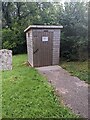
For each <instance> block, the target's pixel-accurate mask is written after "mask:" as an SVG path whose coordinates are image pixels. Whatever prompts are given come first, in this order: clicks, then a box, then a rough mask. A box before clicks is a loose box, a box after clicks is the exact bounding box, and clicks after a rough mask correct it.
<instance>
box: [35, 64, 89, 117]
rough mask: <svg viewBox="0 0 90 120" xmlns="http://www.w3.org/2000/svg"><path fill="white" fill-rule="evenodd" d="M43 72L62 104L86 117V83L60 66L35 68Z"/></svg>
mask: <svg viewBox="0 0 90 120" xmlns="http://www.w3.org/2000/svg"><path fill="white" fill-rule="evenodd" d="M36 69H38V71H39V72H40V73H42V74H44V75H45V76H46V77H47V78H48V81H49V82H50V83H51V84H52V85H53V86H54V87H55V89H56V92H58V95H60V96H61V98H62V100H63V103H64V105H66V106H68V107H69V108H70V109H71V110H72V111H73V112H74V113H76V114H79V115H80V116H81V117H83V118H88V84H86V83H85V82H84V81H81V80H80V79H79V78H77V77H74V76H70V74H69V73H68V72H67V71H66V70H64V69H63V68H61V67H60V66H47V67H39V68H36Z"/></svg>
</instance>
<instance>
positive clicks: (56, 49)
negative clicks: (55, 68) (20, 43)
mask: <svg viewBox="0 0 90 120" xmlns="http://www.w3.org/2000/svg"><path fill="white" fill-rule="evenodd" d="M36 30H37V31H43V29H35V31H36ZM32 31H34V29H32V30H29V31H28V32H27V33H26V36H27V51H28V61H29V63H30V64H31V65H32V66H34V65H33V64H34V61H33V60H34V58H33V43H34V42H33V32H32ZM48 31H49V32H53V39H52V41H53V45H52V65H58V64H59V59H60V56H59V55H60V32H61V31H60V29H48ZM28 33H29V34H30V36H29V37H28Z"/></svg>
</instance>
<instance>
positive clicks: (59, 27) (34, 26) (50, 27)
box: [24, 25, 63, 32]
mask: <svg viewBox="0 0 90 120" xmlns="http://www.w3.org/2000/svg"><path fill="white" fill-rule="evenodd" d="M32 28H48V29H61V28H63V26H56V25H50V26H49V25H30V26H29V27H27V28H26V29H25V30H24V32H27V31H28V30H29V29H32Z"/></svg>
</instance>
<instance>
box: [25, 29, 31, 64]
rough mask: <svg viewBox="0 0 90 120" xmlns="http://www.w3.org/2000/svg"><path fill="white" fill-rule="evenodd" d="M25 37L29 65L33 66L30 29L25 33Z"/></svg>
mask: <svg viewBox="0 0 90 120" xmlns="http://www.w3.org/2000/svg"><path fill="white" fill-rule="evenodd" d="M26 39H27V54H28V62H29V63H30V65H31V66H33V41H32V30H30V31H28V32H27V33H26Z"/></svg>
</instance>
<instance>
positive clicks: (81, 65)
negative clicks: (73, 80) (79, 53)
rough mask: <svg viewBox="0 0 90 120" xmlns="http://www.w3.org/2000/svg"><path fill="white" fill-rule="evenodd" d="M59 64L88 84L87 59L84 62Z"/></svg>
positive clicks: (89, 81)
mask: <svg viewBox="0 0 90 120" xmlns="http://www.w3.org/2000/svg"><path fill="white" fill-rule="evenodd" d="M60 66H62V68H64V69H66V70H67V71H69V72H70V73H71V75H74V76H77V77H78V78H80V79H81V80H84V81H86V82H87V83H89V84H90V80H89V79H88V61H85V62H61V64H60Z"/></svg>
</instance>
